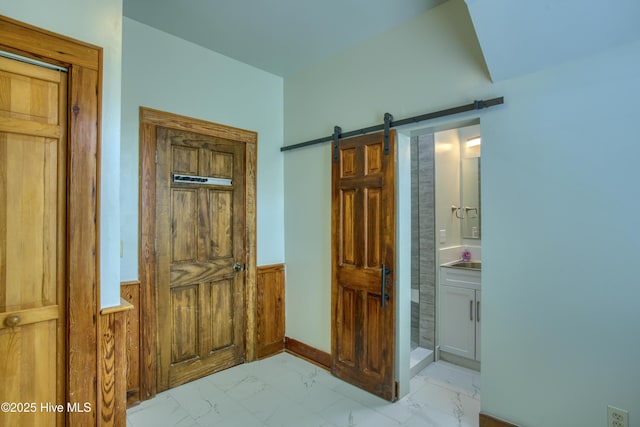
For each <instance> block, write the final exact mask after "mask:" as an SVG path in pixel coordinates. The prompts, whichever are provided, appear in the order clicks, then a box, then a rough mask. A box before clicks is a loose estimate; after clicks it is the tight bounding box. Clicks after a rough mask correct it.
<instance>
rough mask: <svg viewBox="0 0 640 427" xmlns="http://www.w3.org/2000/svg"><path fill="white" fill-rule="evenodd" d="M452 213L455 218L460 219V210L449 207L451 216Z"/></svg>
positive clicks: (455, 207)
mask: <svg viewBox="0 0 640 427" xmlns="http://www.w3.org/2000/svg"><path fill="white" fill-rule="evenodd" d="M454 213H455V214H456V218H458V219H462V217H461V216H460V213H461V211H460V208H459V207H457V206H456V205H451V215H453V214H454Z"/></svg>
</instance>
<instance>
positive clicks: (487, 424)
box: [480, 412, 518, 427]
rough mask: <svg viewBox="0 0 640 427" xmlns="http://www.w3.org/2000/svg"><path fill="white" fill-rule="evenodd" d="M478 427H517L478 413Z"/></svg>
mask: <svg viewBox="0 0 640 427" xmlns="http://www.w3.org/2000/svg"><path fill="white" fill-rule="evenodd" d="M480 427H518V425H517V424H511V423H509V422H507V421H503V420H501V419H498V418H494V417H492V416H490V415H487V414H484V413H482V412H480Z"/></svg>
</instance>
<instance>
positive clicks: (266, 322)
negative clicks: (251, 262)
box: [256, 264, 285, 358]
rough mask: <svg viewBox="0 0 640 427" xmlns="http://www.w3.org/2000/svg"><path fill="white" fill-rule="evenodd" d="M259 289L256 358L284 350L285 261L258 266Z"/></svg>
mask: <svg viewBox="0 0 640 427" xmlns="http://www.w3.org/2000/svg"><path fill="white" fill-rule="evenodd" d="M256 291H257V304H256V324H257V357H258V358H263V357H267V356H270V355H272V354H275V353H278V352H280V351H282V350H283V349H284V334H285V306H284V298H285V267H284V264H274V265H265V266H259V267H258V271H257V290H256Z"/></svg>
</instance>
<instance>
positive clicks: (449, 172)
mask: <svg viewBox="0 0 640 427" xmlns="http://www.w3.org/2000/svg"><path fill="white" fill-rule="evenodd" d="M434 149H435V187H436V188H435V202H436V239H437V241H438V242H440V230H445V233H446V242H444V243H438V245H437V247H438V248H446V247H450V246H458V245H460V243H461V239H462V237H461V236H462V233H461V229H460V218H458V217H459V216H460V215H461V214H460V211H458V212H452V211H451V206H455V207H458V208H459V207H460V141H459V137H458V131H457V129H451V130H447V131H442V132H436V133H435V134H434ZM456 215H457V216H456ZM457 252H460V251H457ZM436 260H437V258H436Z"/></svg>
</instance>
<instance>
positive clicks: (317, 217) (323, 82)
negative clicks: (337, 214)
mask: <svg viewBox="0 0 640 427" xmlns="http://www.w3.org/2000/svg"><path fill="white" fill-rule="evenodd" d="M488 82H489V77H488V73H487V71H486V67H485V65H484V62H483V60H482V55H481V53H480V51H479V48H478V43H477V41H476V39H475V34H474V32H473V28H472V26H471V22H470V19H469V17H468V14H467V12H466V7H465V6H464V4H463V3H462V2H460V1H454V2H451V1H450V2H447V3H445V4H444V5H442V6H439V7H437V8H435V9H433V10H432V11H431V12H428V13H426V14H423V15H421V16H419V17H418V18H416V19H413V20H411V21H410V22H409V23H407V24H406V25H404V26H401V27H398V28H397V29H394V30H391V31H390V32H387V33H385V34H384V35H382V36H380V37H375V38H373V39H370V40H369V41H367V42H365V43H363V44H361V45H359V46H358V47H356V48H354V49H350V50H349V51H347V52H345V53H343V54H340V55H338V56H336V57H334V58H332V59H330V60H328V61H325V62H323V63H320V64H318V65H317V66H315V67H314V68H313V69H310V70H307V71H304V72H302V73H299V74H297V75H294V76H292V77H287V79H286V80H285V142H286V144H294V143H296V142H301V141H304V140H307V139H315V138H318V137H320V136H327V135H330V134H331V133H332V132H333V126H335V125H340V126H342V128H343V130H344V131H349V130H353V129H357V128H359V127H363V126H370V125H372V124H376V123H381V122H382V121H383V116H384V113H385V112H387V111H388V112H390V113H392V114H393V115H394V117H395V118H396V119H402V118H405V117H410V116H413V115H417V114H422V113H425V112H428V111H431V110H433V109H441V108H448V107H451V106H455V105H458V104H466V103H468V102H470V101H472V100H473V98H470V96H472V95H471V94H468V93H465V91H470V90H472V89H475V88H478V87H481V88H482V87H483V85H485V84H487V83H488ZM451 87H454V88H455V90H450V89H449V88H451ZM487 89H489V88H487ZM486 93H489V92H486ZM330 156H331V153H330V148H329V146H328V145H325V146H320V147H318V146H316V147H312V148H305V149H301V150H294V151H289V152H286V153H285V157H284V161H285V224H286V226H285V242H286V245H285V246H286V260H287V301H286V310H287V336H290V337H292V338H295V339H298V340H300V341H302V342H305V343H307V344H309V345H312V346H315V347H317V348H319V349H321V350H323V351H327V352H328V351H330V349H331V341H330V338H331V336H330V335H331V334H330V327H331V319H330V312H331V310H330V304H331V260H330V256H331V238H330V237H331V236H330V230H331V227H330V221H329V220H330V217H331V210H330V208H331V198H330V183H331V177H330V175H331V162H330V160H331V157H330ZM311 302H312V303H311Z"/></svg>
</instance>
